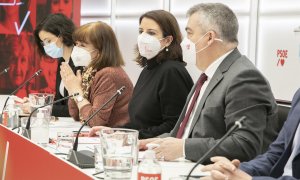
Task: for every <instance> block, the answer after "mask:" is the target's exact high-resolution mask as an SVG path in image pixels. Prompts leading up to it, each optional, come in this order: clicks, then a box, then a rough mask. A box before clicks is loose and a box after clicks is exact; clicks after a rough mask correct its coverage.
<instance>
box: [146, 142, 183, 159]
mask: <svg viewBox="0 0 300 180" xmlns="http://www.w3.org/2000/svg"><path fill="white" fill-rule="evenodd" d="M152 143H153V144H159V145H160V146H159V147H157V148H155V149H154V151H155V152H156V158H157V159H163V160H166V161H172V160H175V159H177V158H180V157H183V148H184V147H183V143H184V140H183V139H177V138H173V137H167V138H163V139H158V140H156V141H153V142H152Z"/></svg>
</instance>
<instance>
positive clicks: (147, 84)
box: [90, 10, 193, 139]
mask: <svg viewBox="0 0 300 180" xmlns="http://www.w3.org/2000/svg"><path fill="white" fill-rule="evenodd" d="M139 33H140V34H139V36H138V38H137V45H138V53H137V54H138V56H137V57H136V62H137V63H138V64H139V65H140V66H141V67H142V68H143V70H142V72H141V74H140V76H139V79H138V81H137V83H136V85H135V87H134V91H133V95H132V99H131V101H130V103H129V109H128V111H129V116H130V123H127V124H126V125H124V126H122V127H123V128H130V129H136V130H139V138H141V139H144V138H151V137H155V136H158V135H161V134H163V133H168V132H170V131H171V130H172V129H173V127H174V126H175V124H176V122H177V119H178V117H179V115H180V113H181V110H182V108H183V106H184V104H185V100H186V97H187V95H188V93H189V91H190V89H191V87H192V86H193V81H192V79H191V77H190V75H189V73H188V72H187V70H186V69H185V65H186V63H185V62H183V60H182V53H181V48H180V43H181V40H182V39H181V33H180V30H179V26H178V23H177V21H176V19H175V17H174V16H173V15H172V14H170V13H169V12H167V11H164V10H154V11H149V12H146V13H145V14H143V15H142V16H141V17H140V19H139ZM101 128H104V127H95V128H93V129H92V130H91V133H90V135H93V134H94V133H95V132H96V131H97V130H99V129H101Z"/></svg>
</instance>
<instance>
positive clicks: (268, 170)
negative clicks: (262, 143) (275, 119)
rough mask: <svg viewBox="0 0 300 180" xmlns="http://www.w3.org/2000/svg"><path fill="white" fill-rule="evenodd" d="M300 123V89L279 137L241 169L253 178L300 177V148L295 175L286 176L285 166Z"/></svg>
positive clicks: (294, 166)
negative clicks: (265, 150) (284, 172)
mask: <svg viewBox="0 0 300 180" xmlns="http://www.w3.org/2000/svg"><path fill="white" fill-rule="evenodd" d="M299 123H300V89H298V91H297V92H296V94H295V95H294V98H293V102H292V108H291V110H290V112H289V115H288V118H287V120H286V122H285V124H284V125H283V128H282V129H281V131H280V133H279V135H278V137H277V139H276V140H275V141H274V142H273V143H272V144H271V145H270V147H269V149H268V151H267V152H266V153H264V154H263V155H260V156H258V157H256V158H255V159H253V160H252V161H249V162H245V163H242V164H241V166H240V169H242V170H243V171H245V172H247V173H248V174H250V175H251V176H256V177H253V179H264V180H265V179H275V178H278V179H282V180H283V179H296V178H297V179H300V149H298V150H297V154H296V156H295V158H294V160H293V162H292V168H293V177H290V176H284V177H281V176H282V174H283V170H284V167H285V165H286V163H287V161H288V159H289V157H290V155H291V153H292V144H293V140H294V135H295V133H296V130H297V127H298V125H299Z"/></svg>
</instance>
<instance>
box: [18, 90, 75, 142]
mask: <svg viewBox="0 0 300 180" xmlns="http://www.w3.org/2000/svg"><path fill="white" fill-rule="evenodd" d="M78 95H79V93H74V94H72V95H70V96H66V97H64V98H61V99H58V100H56V101H53V102H52V103H48V104H45V105H42V106H40V107H37V108H35V109H34V110H33V111H31V113H30V114H29V116H28V120H27V123H26V127H25V129H24V132H23V136H24V137H26V138H28V139H31V132H30V124H31V123H30V119H31V116H32V115H33V113H34V112H35V111H37V110H38V109H39V108H43V107H46V106H49V105H53V104H56V103H59V102H61V101H64V100H66V99H69V98H71V97H74V96H78Z"/></svg>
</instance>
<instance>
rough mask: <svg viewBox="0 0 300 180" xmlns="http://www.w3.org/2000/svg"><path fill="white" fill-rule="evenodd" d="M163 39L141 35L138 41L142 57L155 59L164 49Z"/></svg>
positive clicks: (145, 34)
mask: <svg viewBox="0 0 300 180" xmlns="http://www.w3.org/2000/svg"><path fill="white" fill-rule="evenodd" d="M162 39H164V38H162ZM162 39H157V38H156V37H154V36H150V35H149V34H147V33H142V34H140V35H139V36H138V39H137V41H138V48H139V52H140V55H141V56H143V57H145V58H147V59H152V58H153V57H155V56H156V55H157V54H158V53H159V52H160V51H161V50H162V49H163V48H164V47H163V48H161V45H160V40H162Z"/></svg>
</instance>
